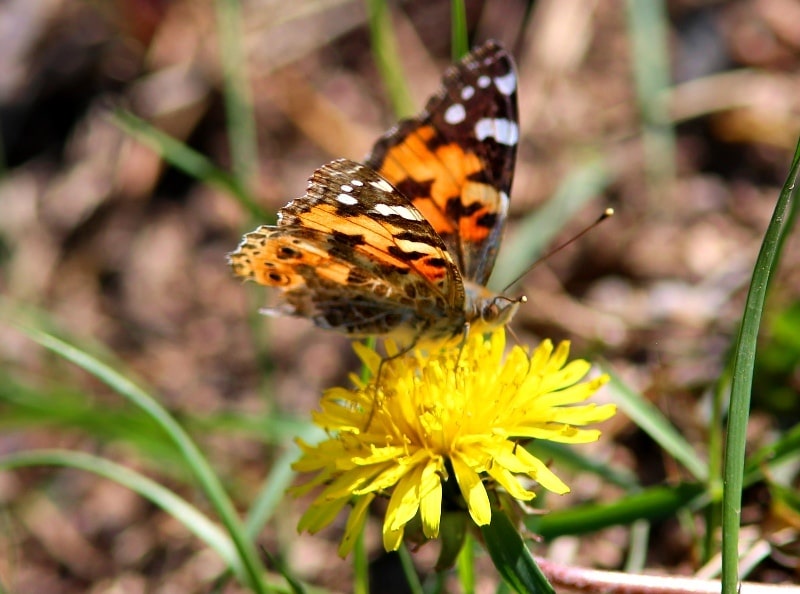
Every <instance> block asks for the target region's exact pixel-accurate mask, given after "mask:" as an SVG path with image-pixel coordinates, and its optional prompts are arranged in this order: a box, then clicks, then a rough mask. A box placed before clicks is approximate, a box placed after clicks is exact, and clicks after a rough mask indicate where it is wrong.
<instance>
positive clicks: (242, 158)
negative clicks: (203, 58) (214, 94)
mask: <svg viewBox="0 0 800 594" xmlns="http://www.w3.org/2000/svg"><path fill="white" fill-rule="evenodd" d="M216 8H217V33H218V35H219V48H220V63H221V64H222V79H223V94H224V97H225V114H226V117H227V126H226V127H225V128H226V130H227V131H228V144H229V145H230V151H231V168H232V169H233V174H234V176H235V177H236V179H237V180H238V182H239V184H240V185H241V187H243V188H245V189H249V188H252V183H253V180H254V177H255V172H256V167H257V164H258V143H257V141H256V121H255V116H254V115H253V101H252V99H251V93H250V90H249V84H250V83H249V80H248V77H247V67H246V60H245V56H244V48H243V47H242V45H243V40H244V37H245V36H244V31H243V30H242V7H241V4H240V1H239V0H217V1H216ZM248 193H249V192H248Z"/></svg>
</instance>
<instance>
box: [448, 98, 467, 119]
mask: <svg viewBox="0 0 800 594" xmlns="http://www.w3.org/2000/svg"><path fill="white" fill-rule="evenodd" d="M465 117H467V112H466V110H465V109H464V106H463V105H461V104H460V103H453V105H451V106H450V107H448V108H447V109H446V110H445V112H444V121H445V122H447V123H448V124H460V123H461V122H463V121H464V118H465Z"/></svg>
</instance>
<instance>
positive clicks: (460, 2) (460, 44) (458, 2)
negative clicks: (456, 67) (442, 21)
mask: <svg viewBox="0 0 800 594" xmlns="http://www.w3.org/2000/svg"><path fill="white" fill-rule="evenodd" d="M450 31H451V35H452V38H451V41H450V51H451V52H452V56H453V62H456V61H458V60H460V59H461V58H462V57H463V56H464V55H466V53H467V52H468V51H469V40H468V39H467V9H466V7H465V6H464V0H450Z"/></svg>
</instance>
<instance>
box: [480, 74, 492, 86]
mask: <svg viewBox="0 0 800 594" xmlns="http://www.w3.org/2000/svg"><path fill="white" fill-rule="evenodd" d="M490 84H492V79H491V78H489V77H488V76H486V75H485V74H483V75H481V76H479V77H478V86H479V87H480V88H482V89H485V88H486V87H488V86H489V85H490Z"/></svg>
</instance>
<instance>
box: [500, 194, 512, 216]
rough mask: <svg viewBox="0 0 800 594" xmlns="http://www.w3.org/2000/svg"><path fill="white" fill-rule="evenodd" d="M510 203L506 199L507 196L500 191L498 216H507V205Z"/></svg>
mask: <svg viewBox="0 0 800 594" xmlns="http://www.w3.org/2000/svg"><path fill="white" fill-rule="evenodd" d="M510 201H511V199H510V198H509V197H508V194H506V193H505V192H503V191H502V190H501V191H500V211H499V214H500V216H503V217H504V216H506V215H507V214H508V204H509V202H510Z"/></svg>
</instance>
